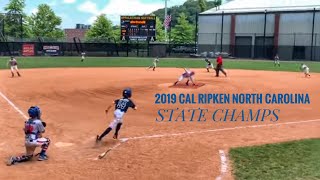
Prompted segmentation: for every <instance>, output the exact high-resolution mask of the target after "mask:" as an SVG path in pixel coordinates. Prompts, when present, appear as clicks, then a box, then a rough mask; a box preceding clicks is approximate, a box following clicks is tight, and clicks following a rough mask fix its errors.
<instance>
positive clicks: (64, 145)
mask: <svg viewBox="0 0 320 180" xmlns="http://www.w3.org/2000/svg"><path fill="white" fill-rule="evenodd" d="M54 145H55V146H57V147H69V146H73V143H65V142H57V143H55V144H54Z"/></svg>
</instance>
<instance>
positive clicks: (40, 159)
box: [38, 154, 48, 161]
mask: <svg viewBox="0 0 320 180" xmlns="http://www.w3.org/2000/svg"><path fill="white" fill-rule="evenodd" d="M45 160H48V157H47V155H45V154H40V155H39V157H38V161H45Z"/></svg>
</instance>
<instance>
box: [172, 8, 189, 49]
mask: <svg viewBox="0 0 320 180" xmlns="http://www.w3.org/2000/svg"><path fill="white" fill-rule="evenodd" d="M194 29H195V28H194V26H192V25H191V24H189V22H188V20H187V16H186V15H185V14H184V13H180V15H179V17H178V19H177V25H176V26H175V27H174V28H173V29H172V32H171V37H172V39H173V42H174V43H193V42H194Z"/></svg>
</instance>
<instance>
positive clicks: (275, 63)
mask: <svg viewBox="0 0 320 180" xmlns="http://www.w3.org/2000/svg"><path fill="white" fill-rule="evenodd" d="M277 65H278V66H279V67H280V58H279V56H278V54H276V56H275V57H274V66H277Z"/></svg>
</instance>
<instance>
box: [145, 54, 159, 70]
mask: <svg viewBox="0 0 320 180" xmlns="http://www.w3.org/2000/svg"><path fill="white" fill-rule="evenodd" d="M159 61H160V60H159V58H158V56H157V57H156V58H155V59H154V60H153V65H151V66H149V67H148V68H147V70H148V69H150V68H152V70H153V71H155V70H156V67H157V64H158V62H159Z"/></svg>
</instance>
